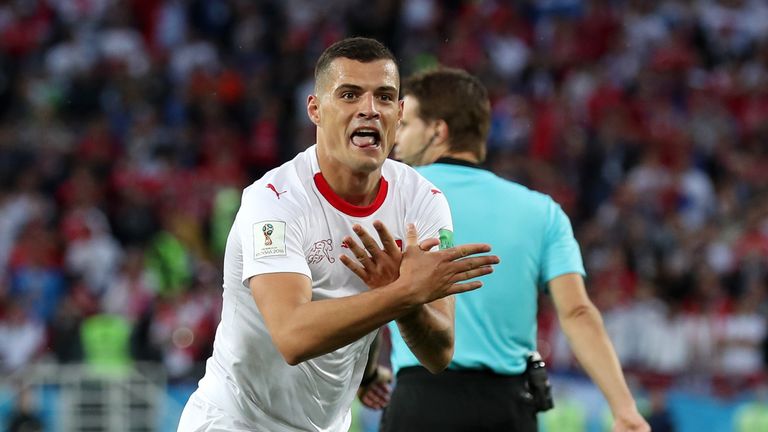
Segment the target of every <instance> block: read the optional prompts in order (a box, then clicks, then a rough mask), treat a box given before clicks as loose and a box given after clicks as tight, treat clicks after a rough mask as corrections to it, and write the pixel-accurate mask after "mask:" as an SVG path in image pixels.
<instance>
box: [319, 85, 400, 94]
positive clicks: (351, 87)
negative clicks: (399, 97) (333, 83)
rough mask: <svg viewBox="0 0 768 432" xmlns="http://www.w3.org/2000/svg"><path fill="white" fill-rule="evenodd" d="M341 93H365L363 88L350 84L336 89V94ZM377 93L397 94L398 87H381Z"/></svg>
mask: <svg viewBox="0 0 768 432" xmlns="http://www.w3.org/2000/svg"><path fill="white" fill-rule="evenodd" d="M340 91H355V92H363V91H365V90H364V89H363V88H362V87H360V86H359V85H356V84H349V83H342V84H339V86H338V87H336V90H335V91H334V93H338V92H340ZM375 92H376V93H392V94H397V87H395V86H390V85H385V86H379V87H377V88H376V90H375Z"/></svg>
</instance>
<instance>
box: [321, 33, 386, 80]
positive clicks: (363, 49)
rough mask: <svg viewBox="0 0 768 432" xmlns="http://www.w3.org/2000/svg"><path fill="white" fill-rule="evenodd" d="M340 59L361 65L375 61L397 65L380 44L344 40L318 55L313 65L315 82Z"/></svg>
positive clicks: (355, 39)
mask: <svg viewBox="0 0 768 432" xmlns="http://www.w3.org/2000/svg"><path fill="white" fill-rule="evenodd" d="M340 57H343V58H348V59H350V60H356V61H359V62H362V63H369V62H372V61H376V60H392V61H393V62H394V63H395V64H397V60H396V59H395V55H394V54H392V51H390V50H389V48H387V47H385V46H384V44H382V43H381V42H379V41H377V40H375V39H370V38H365V37H352V38H346V39H342V40H340V41H338V42H336V43H334V44H333V45H331V46H329V47H328V48H326V49H325V51H323V53H322V54H321V55H320V58H318V59H317V63H315V82H318V80H319V79H320V77H321V75H322V74H323V73H325V71H326V70H327V69H328V67H329V66H330V64H331V62H332V61H334V60H335V59H337V58H340Z"/></svg>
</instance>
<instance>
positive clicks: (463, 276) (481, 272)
mask: <svg viewBox="0 0 768 432" xmlns="http://www.w3.org/2000/svg"><path fill="white" fill-rule="evenodd" d="M491 273H493V267H491V266H483V267H478V268H476V269H473V270H468V271H463V272H460V273H456V274H455V275H453V277H452V278H451V282H452V283H456V282H461V281H465V280H468V279H472V278H476V277H479V276H485V275H487V274H491Z"/></svg>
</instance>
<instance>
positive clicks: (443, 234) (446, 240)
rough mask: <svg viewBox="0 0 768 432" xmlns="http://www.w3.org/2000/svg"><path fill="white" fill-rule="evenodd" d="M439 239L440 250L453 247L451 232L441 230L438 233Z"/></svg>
mask: <svg viewBox="0 0 768 432" xmlns="http://www.w3.org/2000/svg"><path fill="white" fill-rule="evenodd" d="M439 237H440V249H448V248H452V247H453V231H451V230H448V229H445V228H441V229H440V232H439Z"/></svg>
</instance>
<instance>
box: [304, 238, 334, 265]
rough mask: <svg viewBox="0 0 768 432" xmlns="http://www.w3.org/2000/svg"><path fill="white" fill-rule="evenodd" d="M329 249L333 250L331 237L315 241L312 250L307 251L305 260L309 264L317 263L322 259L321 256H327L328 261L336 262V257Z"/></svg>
mask: <svg viewBox="0 0 768 432" xmlns="http://www.w3.org/2000/svg"><path fill="white" fill-rule="evenodd" d="M331 250H333V242H332V241H331V239H328V240H320V241H318V242H315V244H313V245H312V250H310V251H309V256H307V262H308V263H310V264H317V263H319V262H320V261H322V260H323V258H327V259H328V262H330V263H334V262H336V258H334V257H332V256H331V254H330V252H331Z"/></svg>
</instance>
